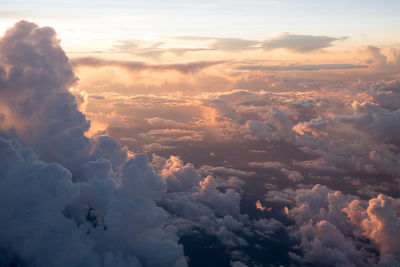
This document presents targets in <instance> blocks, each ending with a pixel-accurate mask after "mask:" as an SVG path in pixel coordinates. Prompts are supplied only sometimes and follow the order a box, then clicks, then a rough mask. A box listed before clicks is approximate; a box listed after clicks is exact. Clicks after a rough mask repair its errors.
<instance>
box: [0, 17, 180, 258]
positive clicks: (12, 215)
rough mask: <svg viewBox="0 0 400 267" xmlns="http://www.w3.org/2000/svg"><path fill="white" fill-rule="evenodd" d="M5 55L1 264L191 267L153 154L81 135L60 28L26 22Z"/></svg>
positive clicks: (1, 61) (4, 45) (0, 61)
mask: <svg viewBox="0 0 400 267" xmlns="http://www.w3.org/2000/svg"><path fill="white" fill-rule="evenodd" d="M0 51H1V54H0V55H1V56H0V66H1V70H2V76H1V83H2V87H1V90H0V94H1V106H2V109H5V110H6V111H7V112H6V116H5V120H4V121H3V122H2V125H1V131H0V135H1V136H5V138H4V137H0V153H1V154H2V157H1V160H0V167H1V168H0V172H1V173H2V176H1V179H0V190H1V196H0V198H1V200H2V202H1V203H2V204H1V210H2V216H1V220H0V226H1V230H0V235H1V236H2V238H1V241H0V248H1V252H0V253H1V255H2V256H1V265H5V266H8V265H19V264H22V263H24V264H29V265H31V266H43V265H48V264H50V265H53V266H78V265H85V266H102V265H103V266H104V265H112V266H141V265H143V264H145V265H148V266H166V265H168V266H186V260H185V258H184V255H183V248H182V246H181V245H179V244H178V239H179V238H178V236H177V232H176V228H174V227H172V226H168V225H166V220H167V217H168V216H167V214H166V211H165V210H163V209H162V208H160V207H158V206H157V205H156V203H155V200H158V199H160V198H161V197H162V196H163V195H164V194H165V193H166V185H165V183H164V180H163V179H162V178H161V176H159V175H157V174H156V173H154V171H153V169H152V168H151V166H150V165H149V163H148V161H147V157H146V156H145V155H140V154H139V155H135V157H132V158H130V159H127V151H126V149H125V148H122V147H121V146H120V145H119V143H118V142H117V141H116V140H115V139H113V138H112V137H110V136H96V137H95V138H93V139H89V138H87V137H85V135H84V133H85V131H87V130H88V128H89V122H88V121H87V120H86V118H85V116H84V115H83V114H82V113H80V112H79V111H78V110H77V104H76V102H75V98H74V97H73V96H72V95H71V93H69V91H68V88H69V87H70V86H72V85H74V83H75V81H76V77H75V75H74V73H73V72H72V68H71V65H70V63H69V61H68V58H67V57H66V56H65V54H64V52H63V51H62V49H61V48H60V46H59V42H58V40H57V39H56V37H55V32H54V31H53V30H52V29H51V28H39V27H38V26H37V25H35V24H33V23H29V22H25V21H21V22H19V23H17V24H16V25H15V26H14V27H13V28H11V29H9V30H8V31H7V32H6V33H5V35H4V37H3V38H2V39H0ZM13 139H18V140H19V141H16V140H13ZM27 146H28V147H29V148H27ZM30 148H32V149H34V150H35V151H38V152H39V155H37V154H36V153H35V152H33V151H32V150H30ZM44 161H47V163H46V162H44ZM48 162H52V163H48ZM139 233H140V234H139ZM160 251H162V253H160ZM48 253H50V254H48ZM45 255H46V256H45ZM154 255H158V256H156V257H155V256H154Z"/></svg>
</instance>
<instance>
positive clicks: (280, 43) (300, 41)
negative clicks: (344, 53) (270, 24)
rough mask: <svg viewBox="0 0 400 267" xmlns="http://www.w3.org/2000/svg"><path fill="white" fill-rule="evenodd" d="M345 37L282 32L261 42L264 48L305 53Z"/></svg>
mask: <svg viewBox="0 0 400 267" xmlns="http://www.w3.org/2000/svg"><path fill="white" fill-rule="evenodd" d="M346 39H347V37H340V38H335V37H329V36H313V35H296V34H290V33H282V34H280V35H278V36H276V37H274V38H271V39H267V40H265V41H263V42H262V43H261V46H262V47H263V48H264V49H266V50H271V49H276V48H285V49H288V50H291V51H294V52H298V53H307V52H311V51H315V50H320V49H322V48H326V47H329V46H332V43H333V42H335V41H344V40H346Z"/></svg>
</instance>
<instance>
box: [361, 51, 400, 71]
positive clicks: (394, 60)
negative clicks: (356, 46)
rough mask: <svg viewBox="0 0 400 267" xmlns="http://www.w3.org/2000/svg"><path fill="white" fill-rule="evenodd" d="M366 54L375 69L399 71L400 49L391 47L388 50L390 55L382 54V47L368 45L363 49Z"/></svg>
mask: <svg viewBox="0 0 400 267" xmlns="http://www.w3.org/2000/svg"><path fill="white" fill-rule="evenodd" d="M365 51H366V53H367V55H369V56H370V59H369V60H368V61H367V62H368V63H372V64H374V65H375V66H376V68H377V69H379V70H383V71H387V72H398V71H400V51H399V50H398V49H395V48H392V49H391V50H390V57H388V56H387V55H385V54H383V49H382V48H379V47H376V46H372V45H369V46H367V48H366V49H365Z"/></svg>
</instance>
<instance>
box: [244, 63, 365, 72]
mask: <svg viewBox="0 0 400 267" xmlns="http://www.w3.org/2000/svg"><path fill="white" fill-rule="evenodd" d="M366 68H368V66H367V65H354V64H308V65H283V66H279V65H271V66H268V65H256V66H240V67H239V68H238V69H239V70H272V71H290V70H299V71H304V70H306V71H313V70H337V69H342V70H348V69H366Z"/></svg>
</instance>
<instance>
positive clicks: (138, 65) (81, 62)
mask: <svg viewBox="0 0 400 267" xmlns="http://www.w3.org/2000/svg"><path fill="white" fill-rule="evenodd" d="M224 62H225V61H199V62H191V63H176V64H164V65H151V64H148V63H144V62H140V61H120V60H105V59H101V58H96V57H82V58H75V59H73V61H72V64H73V66H75V67H77V66H89V67H104V66H115V67H120V68H125V69H128V70H130V71H142V70H152V71H168V70H174V71H178V72H182V73H194V72H198V71H201V70H202V69H204V68H207V67H211V66H214V65H217V64H221V63H224Z"/></svg>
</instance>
